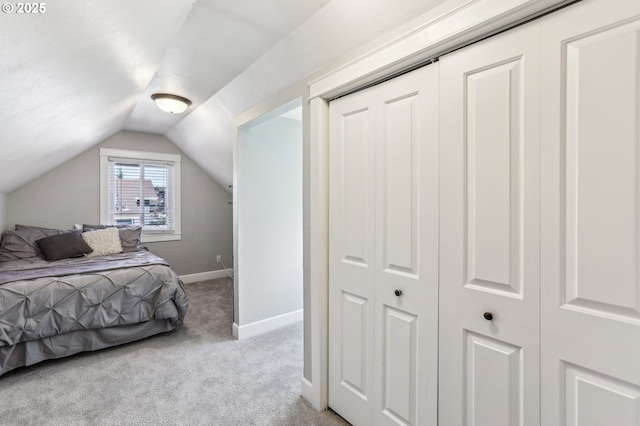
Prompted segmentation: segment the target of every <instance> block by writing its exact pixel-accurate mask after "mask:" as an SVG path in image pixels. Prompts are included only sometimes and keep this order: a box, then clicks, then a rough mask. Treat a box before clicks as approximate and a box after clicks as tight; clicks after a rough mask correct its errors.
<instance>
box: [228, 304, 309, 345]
mask: <svg viewBox="0 0 640 426" xmlns="http://www.w3.org/2000/svg"><path fill="white" fill-rule="evenodd" d="M303 312H304V311H303V310H302V309H300V310H297V311H293V312H289V313H286V314H282V315H277V316H275V317H271V318H267V319H263V320H260V321H256V322H252V323H249V324H245V325H238V324H237V323H235V322H234V323H233V337H235V338H236V339H238V340H240V339H247V338H249V337H253V336H257V335H258V334H262V333H266V332H268V331H272V330H276V329H278V328H280V327H284V326H285V325H289V324H293V323H296V322H299V321H302V320H303V319H304V314H303Z"/></svg>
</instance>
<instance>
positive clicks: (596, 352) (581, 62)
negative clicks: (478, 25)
mask: <svg viewBox="0 0 640 426" xmlns="http://www.w3.org/2000/svg"><path fill="white" fill-rule="evenodd" d="M542 34H543V37H542V48H543V51H544V52H545V63H546V64H547V67H546V68H545V70H544V74H543V96H544V99H545V102H546V103H545V105H544V107H543V111H544V113H543V117H542V118H543V129H544V130H543V131H544V133H543V138H542V140H543V145H542V148H543V151H542V154H543V156H542V160H543V162H542V167H543V174H542V188H543V194H544V198H543V200H542V231H543V232H542V240H541V241H542V253H543V257H542V259H541V261H542V263H541V271H542V278H543V280H542V282H543V287H542V297H541V302H542V306H541V308H542V311H541V315H542V321H541V327H542V342H543V348H542V374H541V378H542V383H543V389H545V392H543V394H542V415H543V423H544V424H561V425H565V424H566V425H596V424H616V425H618V424H619V425H635V426H638V425H640V410H639V409H638V408H639V407H640V405H639V399H638V395H639V393H638V391H639V390H640V366H639V365H638V362H637V354H638V353H640V277H639V276H638V264H639V261H640V251H639V244H640V234H639V232H640V206H639V203H640V201H639V200H640V102H639V99H640V65H639V64H640V3H638V2H630V1H617V0H616V1H612V2H604V1H592V2H583V3H578V4H576V5H575V6H572V7H570V8H567V9H566V10H563V11H561V12H558V13H557V14H554V15H552V16H550V17H548V19H545V20H544V21H543V31H542Z"/></svg>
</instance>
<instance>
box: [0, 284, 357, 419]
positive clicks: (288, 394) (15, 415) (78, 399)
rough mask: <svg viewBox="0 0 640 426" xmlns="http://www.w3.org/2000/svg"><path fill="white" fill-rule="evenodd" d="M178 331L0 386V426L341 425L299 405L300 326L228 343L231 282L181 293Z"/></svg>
mask: <svg viewBox="0 0 640 426" xmlns="http://www.w3.org/2000/svg"><path fill="white" fill-rule="evenodd" d="M186 288H187V293H188V294H189V300H190V307H189V313H188V314H187V317H186V320H185V325H184V327H183V328H182V329H180V330H178V331H176V332H172V333H167V334H164V335H160V336H156V337H151V338H149V339H146V340H144V341H141V342H135V343H131V344H128V345H124V346H120V347H117V348H111V349H105V350H102V351H98V352H93V353H85V354H80V355H76V356H72V357H69V358H65V359H61V360H54V361H47V362H44V363H41V364H38V365H35V366H31V367H27V368H22V369H18V370H14V371H12V372H9V373H7V374H5V375H4V376H1V377H0V425H133V424H135V425H234V426H235V425H296V426H298V425H346V424H347V423H346V422H345V421H344V420H342V419H341V418H340V417H339V416H337V415H335V414H333V413H331V412H329V411H325V412H322V413H320V412H317V411H315V410H314V409H313V408H312V407H311V406H310V405H309V404H308V403H307V402H306V401H305V400H304V399H302V398H301V397H300V378H301V375H302V368H303V365H302V357H303V349H302V343H303V338H302V332H303V328H302V323H298V324H294V325H291V326H287V327H284V328H282V329H279V330H276V331H274V332H271V333H267V334H263V335H261V336H256V337H254V338H251V339H246V340H242V341H237V340H234V339H233V336H232V335H231V323H232V306H233V299H232V291H233V282H232V281H231V280H230V279H220V280H212V281H204V282H201V283H194V284H188V285H187V286H186Z"/></svg>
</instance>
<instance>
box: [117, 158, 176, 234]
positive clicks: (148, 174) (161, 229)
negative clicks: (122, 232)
mask: <svg viewBox="0 0 640 426" xmlns="http://www.w3.org/2000/svg"><path fill="white" fill-rule="evenodd" d="M108 164H109V165H108V172H107V192H108V195H107V196H108V209H107V213H108V220H109V222H110V223H112V224H117V225H140V226H142V228H143V232H144V233H146V234H150V233H171V232H174V230H175V217H176V214H175V210H176V209H175V164H174V163H173V162H167V161H152V160H144V161H142V160H132V159H126V158H115V157H109V163H108Z"/></svg>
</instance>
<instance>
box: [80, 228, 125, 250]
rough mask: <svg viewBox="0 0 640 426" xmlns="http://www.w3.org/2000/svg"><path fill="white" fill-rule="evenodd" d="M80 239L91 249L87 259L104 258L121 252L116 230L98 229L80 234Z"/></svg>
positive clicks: (118, 235)
mask: <svg viewBox="0 0 640 426" xmlns="http://www.w3.org/2000/svg"><path fill="white" fill-rule="evenodd" d="M82 239H83V240H84V241H85V242H86V243H87V244H88V245H89V247H91V248H92V249H93V251H92V252H91V253H89V254H88V255H87V257H96V256H106V255H108V254H115V253H121V252H122V244H121V243H120V234H119V233H118V228H106V229H98V230H97V231H89V232H83V233H82Z"/></svg>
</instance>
